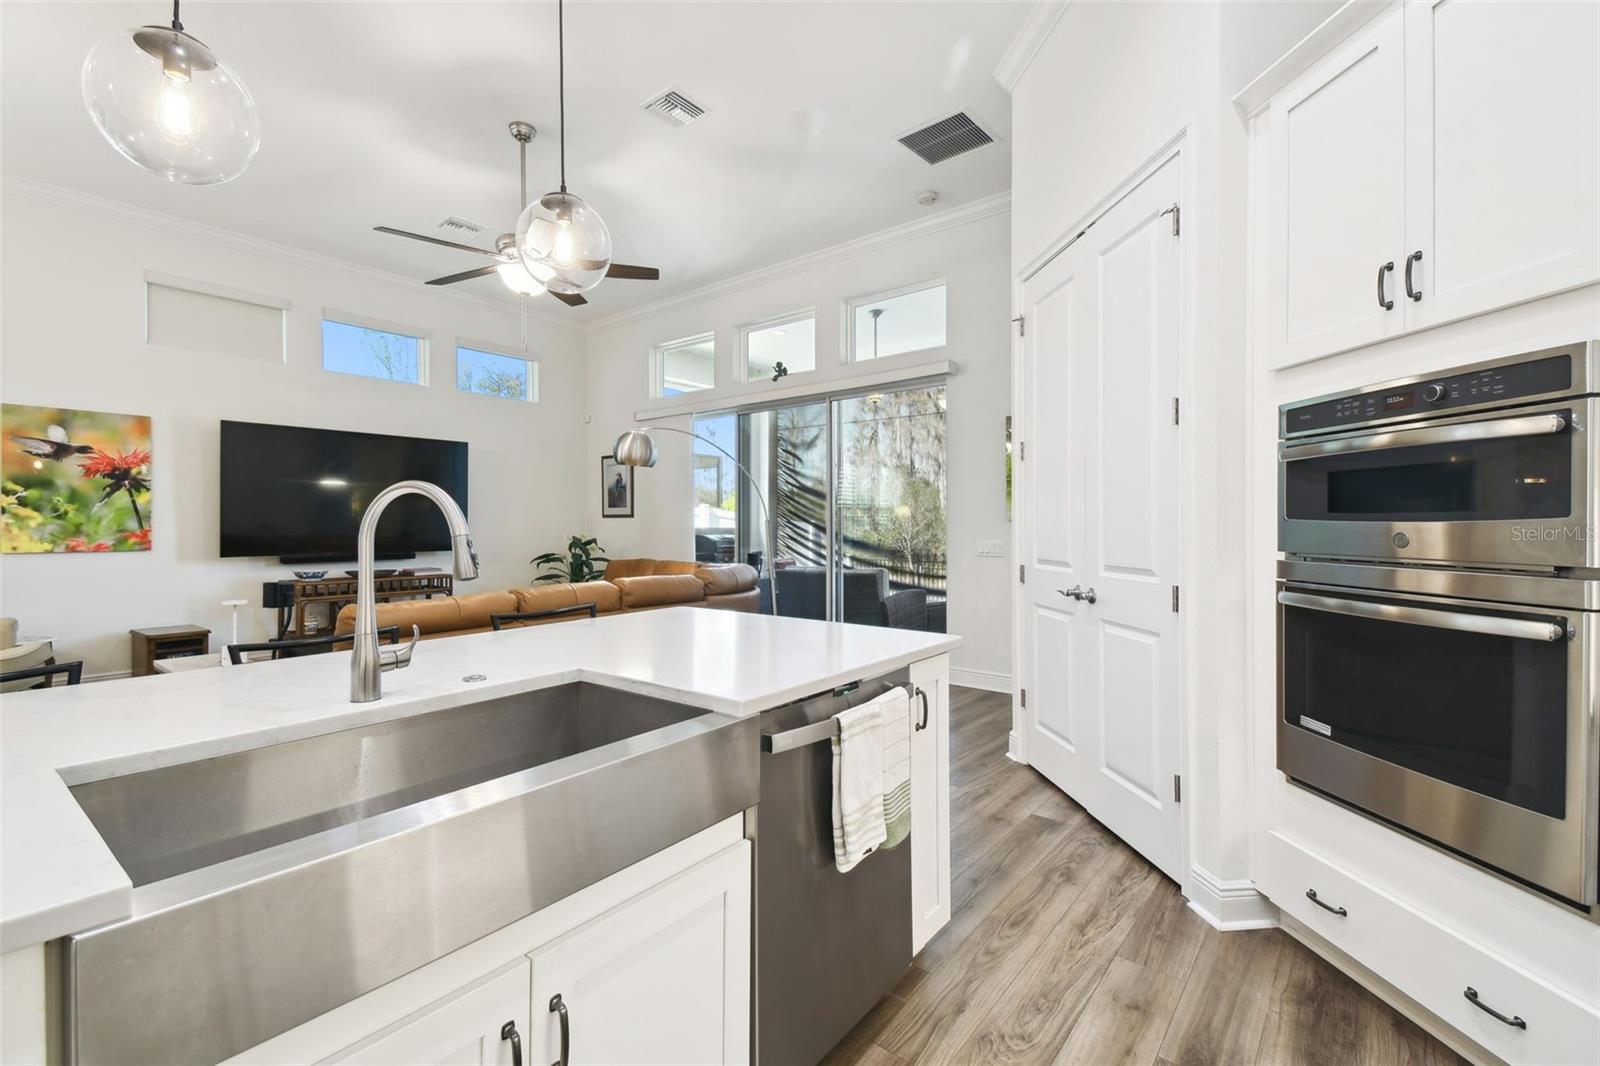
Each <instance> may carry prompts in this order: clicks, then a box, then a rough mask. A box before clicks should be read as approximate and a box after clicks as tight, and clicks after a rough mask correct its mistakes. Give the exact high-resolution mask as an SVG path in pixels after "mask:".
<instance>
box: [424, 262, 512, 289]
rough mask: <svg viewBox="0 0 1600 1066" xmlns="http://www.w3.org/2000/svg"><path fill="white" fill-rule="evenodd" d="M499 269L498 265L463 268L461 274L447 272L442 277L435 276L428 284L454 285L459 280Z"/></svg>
mask: <svg viewBox="0 0 1600 1066" xmlns="http://www.w3.org/2000/svg"><path fill="white" fill-rule="evenodd" d="M497 269H499V268H498V267H496V266H486V267H475V268H473V269H472V270H463V271H462V272H461V273H459V274H447V275H445V276H444V277H442V278H434V279H433V280H432V281H430V282H428V284H429V285H454V284H455V283H456V282H458V281H471V280H472V279H473V278H482V277H487V276H488V275H490V274H493V273H494V272H495V271H496V270H497Z"/></svg>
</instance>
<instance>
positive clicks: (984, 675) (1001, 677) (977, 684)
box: [950, 666, 1011, 692]
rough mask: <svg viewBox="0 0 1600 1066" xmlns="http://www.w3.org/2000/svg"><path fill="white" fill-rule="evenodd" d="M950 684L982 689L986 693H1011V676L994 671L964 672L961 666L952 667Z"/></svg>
mask: <svg viewBox="0 0 1600 1066" xmlns="http://www.w3.org/2000/svg"><path fill="white" fill-rule="evenodd" d="M950 683H951V684H952V685H960V686H961V687H963V688H981V689H983V690H984V691H985V692H1010V691H1011V675H1010V674H1002V673H997V672H995V671H993V670H963V669H962V668H961V667H959V666H952V667H951V668H950Z"/></svg>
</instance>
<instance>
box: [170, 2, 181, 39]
mask: <svg viewBox="0 0 1600 1066" xmlns="http://www.w3.org/2000/svg"><path fill="white" fill-rule="evenodd" d="M172 28H173V29H175V30H177V31H178V32H179V33H182V32H183V23H182V22H179V21H178V0H172Z"/></svg>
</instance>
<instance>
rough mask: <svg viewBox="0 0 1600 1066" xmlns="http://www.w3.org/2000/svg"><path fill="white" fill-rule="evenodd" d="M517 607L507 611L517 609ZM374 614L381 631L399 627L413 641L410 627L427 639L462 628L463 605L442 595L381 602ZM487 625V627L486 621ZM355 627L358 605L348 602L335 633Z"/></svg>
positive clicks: (337, 623) (512, 599)
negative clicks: (435, 597)
mask: <svg viewBox="0 0 1600 1066" xmlns="http://www.w3.org/2000/svg"><path fill="white" fill-rule="evenodd" d="M507 600H508V601H509V602H511V603H515V602H516V600H515V599H514V598H512V597H510V596H507ZM514 609H515V608H508V610H514ZM375 613H376V614H377V617H378V628H379V629H383V628H385V627H386V626H399V627H400V639H401V641H406V640H410V639H411V627H412V626H416V627H417V628H418V629H420V630H422V633H423V635H424V636H427V635H428V634H430V633H450V632H454V631H455V630H458V629H460V628H462V622H461V606H460V604H458V603H457V602H456V597H454V596H441V597H438V598H437V599H432V600H396V601H395V602H393V603H380V604H377V605H376V609H375ZM483 624H484V625H488V620H487V619H485V621H484V623H483ZM355 628H356V605H355V604H353V603H347V604H345V605H344V606H343V607H341V608H340V609H339V617H338V618H337V619H336V620H335V621H334V625H333V630H334V632H335V633H353V632H355Z"/></svg>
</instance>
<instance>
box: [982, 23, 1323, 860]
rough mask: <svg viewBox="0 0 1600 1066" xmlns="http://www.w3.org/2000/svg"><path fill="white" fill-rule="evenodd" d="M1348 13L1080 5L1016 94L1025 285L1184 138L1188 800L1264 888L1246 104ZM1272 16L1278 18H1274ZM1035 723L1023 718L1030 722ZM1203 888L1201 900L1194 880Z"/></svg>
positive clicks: (1015, 153) (1193, 828)
mask: <svg viewBox="0 0 1600 1066" xmlns="http://www.w3.org/2000/svg"><path fill="white" fill-rule="evenodd" d="M1338 6H1339V4H1338V2H1337V0H1316V2H1309V3H1295V4H1257V3H1245V4H1228V3H1215V2H1212V3H1203V2H1196V3H1176V2H1169V3H1074V4H1071V5H1070V6H1068V7H1067V8H1066V9H1065V11H1064V12H1063V13H1062V15H1061V17H1060V19H1059V21H1057V22H1056V24H1055V26H1054V28H1053V30H1052V31H1051V32H1050V35H1049V37H1048V38H1047V39H1046V40H1045V41H1044V43H1043V45H1042V46H1041V47H1040V49H1039V51H1038V53H1037V54H1036V55H1035V56H1034V58H1033V60H1032V62H1031V63H1030V64H1029V66H1028V67H1027V69H1026V70H1025V71H1024V73H1023V74H1022V76H1021V78H1020V80H1019V81H1018V83H1017V84H1016V86H1015V88H1014V89H1013V92H1012V130H1013V133H1012V191H1013V210H1012V222H1011V233H1012V256H1011V262H1012V270H1013V274H1014V275H1015V276H1018V277H1020V276H1022V275H1023V274H1024V273H1025V272H1026V271H1027V269H1028V268H1029V266H1030V265H1031V264H1033V263H1034V262H1035V261H1036V260H1038V259H1039V258H1040V256H1041V255H1042V254H1043V253H1045V252H1046V251H1047V250H1048V249H1049V248H1050V247H1051V246H1052V245H1053V244H1055V243H1056V242H1058V241H1059V240H1061V239H1063V238H1065V237H1067V236H1069V235H1070V234H1071V233H1072V232H1075V229H1074V227H1076V226H1078V225H1080V224H1081V223H1082V222H1084V221H1086V220H1087V219H1088V218H1090V217H1092V216H1093V213H1094V212H1095V211H1096V209H1097V208H1098V207H1099V206H1100V205H1101V201H1102V199H1103V198H1104V197H1105V196H1106V195H1107V194H1108V193H1110V192H1111V191H1112V190H1113V189H1114V188H1115V187H1116V186H1117V185H1119V184H1120V183H1121V182H1123V181H1124V180H1126V179H1127V178H1128V177H1130V176H1131V175H1132V174H1134V173H1135V172H1136V171H1137V170H1138V169H1139V167H1140V166H1141V164H1142V163H1144V162H1145V161H1146V160H1148V159H1149V158H1150V157H1151V156H1152V155H1153V154H1154V153H1155V152H1156V151H1157V150H1158V149H1160V148H1161V147H1162V146H1163V145H1164V144H1166V143H1168V142H1169V141H1171V140H1172V139H1173V138H1174V137H1175V136H1177V135H1178V134H1180V133H1184V135H1185V136H1184V140H1183V146H1182V156H1183V168H1184V173H1185V175H1186V181H1187V182H1188V183H1189V186H1188V187H1189V189H1190V190H1191V193H1192V197H1191V198H1189V201H1188V202H1185V204H1184V211H1183V236H1182V239H1183V240H1184V241H1185V242H1186V244H1185V250H1184V255H1185V256H1186V257H1187V262H1188V263H1189V265H1190V275H1189V276H1190V279H1191V285H1190V289H1189V292H1188V294H1187V305H1188V306H1187V310H1186V321H1185V324H1184V325H1185V331H1186V333H1185V342H1184V346H1183V367H1182V370H1181V372H1180V380H1181V392H1182V396H1183V410H1184V430H1183V432H1184V437H1183V443H1182V452H1183V460H1182V462H1183V472H1184V479H1185V488H1184V493H1185V501H1184V512H1183V513H1184V515H1185V520H1186V522H1187V525H1186V526H1185V529H1184V549H1183V570H1184V573H1183V576H1182V582H1183V588H1184V603H1185V605H1186V606H1185V608H1184V615H1185V617H1184V619H1183V629H1182V632H1183V640H1184V701H1185V707H1184V713H1185V720H1186V730H1187V746H1188V751H1187V763H1186V765H1185V768H1184V780H1185V788H1184V805H1185V813H1186V818H1187V819H1188V828H1189V860H1190V865H1191V866H1192V867H1194V868H1196V869H1197V870H1198V871H1200V874H1201V876H1200V878H1199V880H1201V881H1203V882H1206V883H1212V884H1216V883H1221V884H1222V885H1224V886H1229V887H1231V886H1235V885H1243V886H1244V887H1245V888H1246V889H1247V888H1248V883H1249V882H1248V873H1249V848H1248V828H1249V822H1250V819H1249V812H1248V810H1247V809H1246V806H1245V805H1246V790H1245V788H1244V785H1243V783H1244V781H1245V779H1246V769H1247V766H1248V760H1247V758H1246V751H1247V748H1246V741H1247V722H1246V720H1245V717H1244V713H1243V708H1244V706H1245V700H1244V694H1245V679H1246V675H1245V643H1244V639H1243V633H1244V623H1245V615H1244V589H1245V580H1244V551H1243V547H1242V544H1243V533H1244V529H1245V523H1244V505H1245V500H1246V491H1245V478H1244V469H1245V446H1246V434H1245V425H1246V414H1247V408H1246V384H1247V379H1246V374H1245V360H1244V354H1243V353H1244V338H1245V285H1244V276H1245V275H1244V272H1245V235H1246V232H1247V226H1246V218H1245V189H1246V176H1247V172H1248V168H1247V151H1246V142H1245V127H1244V124H1243V121H1242V120H1241V119H1240V118H1239V116H1237V115H1236V114H1235V113H1234V111H1233V109H1232V107H1231V105H1230V104H1229V103H1228V99H1229V97H1231V96H1232V95H1233V93H1235V92H1236V91H1237V90H1238V89H1240V88H1242V87H1243V85H1244V84H1245V83H1246V82H1248V81H1249V80H1250V78H1252V77H1254V75H1255V74H1257V73H1259V72H1260V69H1262V68H1263V67H1265V66H1266V65H1267V64H1269V63H1270V62H1271V61H1272V60H1274V59H1276V58H1277V57H1278V56H1279V55H1281V54H1282V53H1283V52H1284V51H1286V50H1287V49H1288V48H1289V47H1290V46H1291V45H1292V44H1294V42H1295V41H1297V40H1299V39H1300V38H1301V37H1303V36H1304V35H1305V34H1306V33H1307V32H1309V31H1310V30H1311V29H1312V28H1313V27H1314V26H1316V25H1317V24H1318V23H1319V22H1321V21H1322V20H1323V19H1324V18H1326V17H1327V15H1328V14H1329V13H1330V12H1331V11H1332V10H1333V9H1335V8H1337V7H1338ZM1269 9H1270V10H1269ZM1019 713H1020V712H1019ZM1186 887H1191V888H1192V887H1193V885H1192V884H1191V885H1188V886H1186Z"/></svg>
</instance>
